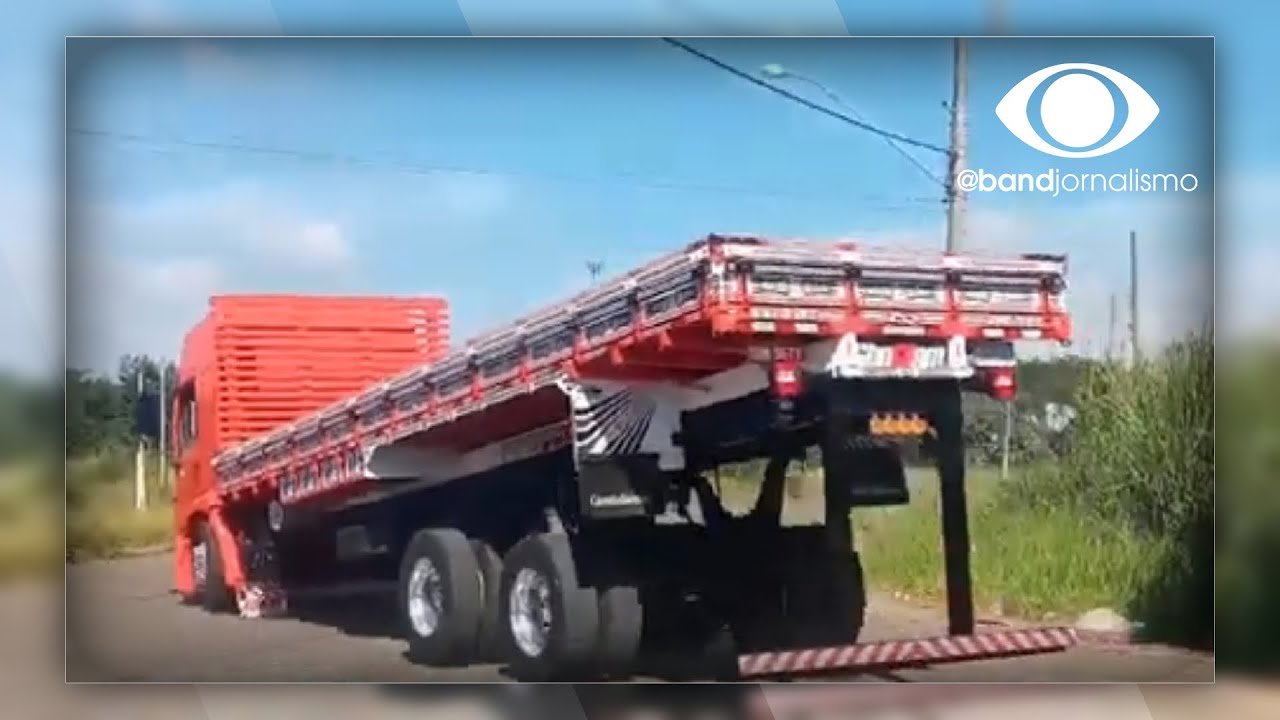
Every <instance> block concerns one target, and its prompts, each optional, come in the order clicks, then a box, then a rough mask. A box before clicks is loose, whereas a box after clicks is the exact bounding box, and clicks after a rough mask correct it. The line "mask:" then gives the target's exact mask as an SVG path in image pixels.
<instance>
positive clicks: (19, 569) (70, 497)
mask: <svg viewBox="0 0 1280 720" xmlns="http://www.w3.org/2000/svg"><path fill="white" fill-rule="evenodd" d="M132 460H133V459H132V456H130V455H127V454H123V453H121V454H113V455H103V456H96V457H89V458H82V459H76V460H73V461H71V462H70V463H68V465H67V478H66V483H67V496H66V505H65V507H66V514H65V516H64V515H63V513H62V512H60V508H59V507H58V492H57V488H58V487H59V486H60V485H61V484H62V479H61V478H59V477H57V475H56V473H54V472H52V471H51V470H50V466H51V463H49V462H42V461H38V460H26V461H22V462H15V463H10V464H9V465H7V466H5V467H3V468H0V580H9V579H13V578H17V577H24V576H39V575H49V574H54V573H56V572H57V571H58V568H59V567H60V566H62V565H63V563H65V562H75V561H81V560H89V559H98V558H110V557H117V556H119V555H122V554H126V553H129V552H132V551H137V550H141V549H150V548H155V547H164V546H167V545H168V544H169V543H170V541H171V538H170V535H171V527H172V518H173V511H172V504H171V502H170V500H169V497H168V493H167V491H166V490H165V489H164V488H161V487H160V486H159V483H157V482H156V478H155V477H154V470H153V471H152V473H151V474H150V475H149V476H148V485H149V496H150V497H149V499H150V501H151V502H150V504H149V505H148V507H146V508H145V509H143V510H136V509H135V508H134V506H133V465H132ZM148 467H149V468H151V469H154V467H155V462H154V458H152V459H151V460H150V462H149V464H148ZM64 521H65V526H64ZM64 527H65V536H64V535H63V531H64ZM64 550H65V555H64Z"/></svg>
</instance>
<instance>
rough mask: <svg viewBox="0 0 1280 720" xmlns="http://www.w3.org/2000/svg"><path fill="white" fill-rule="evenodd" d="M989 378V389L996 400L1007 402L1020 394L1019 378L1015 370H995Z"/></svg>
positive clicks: (1007, 368) (1009, 368)
mask: <svg viewBox="0 0 1280 720" xmlns="http://www.w3.org/2000/svg"><path fill="white" fill-rule="evenodd" d="M989 378H990V379H989V387H988V388H987V389H988V391H989V392H990V393H991V397H993V398H995V399H996V400H1000V401H1002V402H1007V401H1009V400H1012V399H1013V398H1014V396H1016V395H1017V394H1018V376H1017V371H1016V370H1015V369H1014V368H1011V367H1003V368H994V369H992V370H991V374H990V376H989Z"/></svg>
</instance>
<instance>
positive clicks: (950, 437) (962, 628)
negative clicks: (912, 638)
mask: <svg viewBox="0 0 1280 720" xmlns="http://www.w3.org/2000/svg"><path fill="white" fill-rule="evenodd" d="M934 428H935V429H936V431H937V433H938V444H937V448H938V453H937V454H938V458H937V460H938V479H939V481H940V488H939V489H940V492H939V496H940V498H941V503H940V505H941V512H942V548H943V559H944V562H945V567H946V581H947V620H948V625H949V628H950V629H949V632H950V634H951V635H970V634H972V633H973V629H974V618H973V581H972V577H971V572H970V567H969V509H968V504H967V501H966V498H965V482H964V474H965V458H964V412H963V408H962V407H961V404H960V392H959V388H957V389H956V390H955V391H950V392H948V393H946V394H945V396H944V398H943V399H942V401H941V403H940V404H939V407H938V409H937V412H936V413H935V414H934Z"/></svg>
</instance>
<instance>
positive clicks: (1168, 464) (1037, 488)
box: [1007, 332, 1214, 648]
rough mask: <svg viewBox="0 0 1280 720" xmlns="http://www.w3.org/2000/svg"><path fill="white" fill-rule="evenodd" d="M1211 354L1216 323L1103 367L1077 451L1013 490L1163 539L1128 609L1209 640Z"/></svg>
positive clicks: (1176, 636) (1091, 383) (1088, 380)
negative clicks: (1153, 353) (1130, 362)
mask: <svg viewBox="0 0 1280 720" xmlns="http://www.w3.org/2000/svg"><path fill="white" fill-rule="evenodd" d="M1213 367H1214V352H1213V342H1212V335H1211V334H1210V333H1208V332H1205V333H1200V334H1197V335H1194V336H1192V337H1189V338H1188V339H1186V340H1185V341H1183V342H1180V343H1177V344H1175V345H1173V346H1171V347H1170V348H1169V349H1168V350H1166V351H1165V352H1164V353H1163V354H1161V355H1160V356H1159V357H1156V358H1153V359H1151V360H1148V361H1143V362H1139V363H1137V364H1136V365H1135V366H1133V367H1124V366H1120V365H1116V364H1111V365H1099V366H1095V367H1093V368H1091V369H1090V370H1088V371H1086V372H1085V374H1084V377H1083V379H1082V382H1081V386H1080V388H1079V390H1078V392H1077V397H1076V402H1075V406H1076V410H1077V412H1078V415H1077V417H1076V420H1075V423H1074V428H1073V432H1072V438H1071V444H1070V447H1069V449H1068V450H1067V451H1066V452H1065V453H1064V454H1063V456H1062V457H1061V458H1059V460H1058V462H1056V463H1055V464H1053V465H1046V466H1044V467H1042V468H1041V470H1040V471H1039V472H1035V473H1030V474H1028V475H1027V476H1026V477H1024V478H1023V479H1022V480H1021V481H1019V482H1017V483H1012V484H1011V485H1010V487H1009V488H1008V491H1007V502H1010V503H1012V504H1013V505H1020V506H1023V507H1026V508H1031V509H1034V510H1036V511H1040V512H1046V511H1050V510H1052V509H1060V508H1065V509H1067V510H1069V511H1070V512H1072V513H1075V514H1077V515H1079V516H1081V517H1086V518H1089V519H1090V520H1092V521H1095V522H1097V523H1099V524H1100V525H1103V526H1106V527H1110V528H1115V529H1116V530H1117V531H1119V532H1123V533H1126V534H1132V535H1133V536H1135V537H1137V538H1139V539H1141V541H1142V542H1144V543H1147V544H1150V545H1151V547H1152V548H1155V551H1154V552H1155V554H1154V555H1153V556H1151V557H1149V558H1147V562H1148V564H1150V565H1151V566H1152V568H1153V569H1152V571H1151V572H1150V573H1149V574H1148V576H1147V578H1146V580H1145V581H1144V584H1143V585H1142V586H1140V587H1136V588H1134V589H1133V592H1132V593H1131V594H1130V596H1129V598H1128V603H1127V605H1128V608H1127V609H1128V611H1129V613H1130V614H1131V615H1134V616H1136V617H1138V618H1139V619H1141V620H1143V621H1145V623H1146V624H1147V627H1148V629H1149V631H1150V632H1151V634H1152V636H1153V638H1156V639H1160V640H1164V641H1170V642H1177V643H1180V644H1185V645H1190V646H1193V647H1206V648H1207V647H1211V646H1212V642H1213V637H1212V636H1213V611H1212V608H1213V511H1214V438H1213V427H1214V415H1213V412H1214V373H1213Z"/></svg>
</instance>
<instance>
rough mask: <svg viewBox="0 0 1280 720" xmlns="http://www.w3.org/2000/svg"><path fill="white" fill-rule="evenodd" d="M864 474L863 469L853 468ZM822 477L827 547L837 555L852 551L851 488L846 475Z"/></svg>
mask: <svg viewBox="0 0 1280 720" xmlns="http://www.w3.org/2000/svg"><path fill="white" fill-rule="evenodd" d="M853 470H854V472H865V468H853ZM822 475H823V477H822V506H823V519H822V523H823V526H824V527H825V528H826V536H827V545H828V547H830V548H831V549H832V550H835V551H836V552H839V553H846V552H850V551H851V550H853V520H852V518H850V514H851V513H852V512H853V502H852V492H851V491H852V488H851V487H850V480H852V478H850V477H849V476H848V475H847V474H837V473H831V472H824V473H823V474H822Z"/></svg>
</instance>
